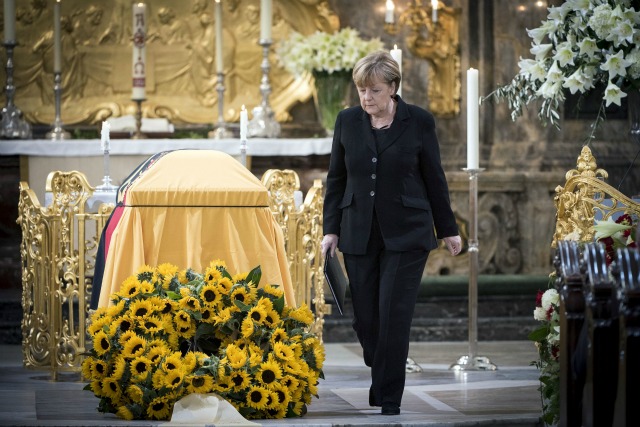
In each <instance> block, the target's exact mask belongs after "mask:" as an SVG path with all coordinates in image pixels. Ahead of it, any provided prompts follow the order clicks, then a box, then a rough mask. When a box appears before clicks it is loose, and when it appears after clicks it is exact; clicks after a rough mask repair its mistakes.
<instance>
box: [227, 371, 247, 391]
mask: <svg viewBox="0 0 640 427" xmlns="http://www.w3.org/2000/svg"><path fill="white" fill-rule="evenodd" d="M229 380H230V381H231V383H232V384H233V389H234V390H236V391H239V390H242V389H245V388H247V387H249V384H251V378H250V377H249V374H248V373H247V372H246V371H244V370H242V369H239V370H235V371H233V372H231V375H229Z"/></svg>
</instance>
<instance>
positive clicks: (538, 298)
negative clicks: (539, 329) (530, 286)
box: [536, 289, 544, 307]
mask: <svg viewBox="0 0 640 427" xmlns="http://www.w3.org/2000/svg"><path fill="white" fill-rule="evenodd" d="M542 295H544V292H542V291H541V290H540V289H538V295H536V307H542Z"/></svg>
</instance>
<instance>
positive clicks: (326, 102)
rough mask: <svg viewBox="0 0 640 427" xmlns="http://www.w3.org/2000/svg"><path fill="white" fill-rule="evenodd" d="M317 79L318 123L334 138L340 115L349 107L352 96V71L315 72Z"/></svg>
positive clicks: (314, 95) (314, 92) (315, 97)
mask: <svg viewBox="0 0 640 427" xmlns="http://www.w3.org/2000/svg"><path fill="white" fill-rule="evenodd" d="M313 77H314V79H315V84H314V91H313V102H314V105H315V108H316V112H317V114H318V121H319V122H320V124H321V125H322V127H323V128H324V129H325V131H326V132H327V136H333V128H334V125H335V122H336V116H337V115H338V113H339V112H340V111H341V110H343V109H345V108H346V107H347V106H348V102H349V99H350V95H351V87H352V85H353V82H352V80H351V70H348V71H346V70H342V71H334V72H333V73H328V72H326V71H314V72H313Z"/></svg>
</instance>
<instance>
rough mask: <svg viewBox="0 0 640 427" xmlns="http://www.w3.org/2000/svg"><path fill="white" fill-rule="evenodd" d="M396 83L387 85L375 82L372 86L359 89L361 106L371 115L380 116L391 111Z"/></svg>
mask: <svg viewBox="0 0 640 427" xmlns="http://www.w3.org/2000/svg"><path fill="white" fill-rule="evenodd" d="M395 86H396V84H395V83H393V82H392V83H391V84H387V83H384V82H381V81H379V80H374V81H372V82H371V84H370V85H368V86H365V87H358V96H359V97H360V106H362V108H363V109H364V111H366V112H367V113H368V114H369V115H372V116H378V115H380V114H384V113H386V112H387V111H389V103H390V102H392V101H391V98H392V97H393V95H394V93H395Z"/></svg>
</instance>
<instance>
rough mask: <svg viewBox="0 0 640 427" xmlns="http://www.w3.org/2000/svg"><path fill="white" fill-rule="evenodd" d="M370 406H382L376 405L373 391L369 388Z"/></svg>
mask: <svg viewBox="0 0 640 427" xmlns="http://www.w3.org/2000/svg"><path fill="white" fill-rule="evenodd" d="M369 406H380V405H379V404H376V400H375V399H374V397H373V389H372V388H371V387H369Z"/></svg>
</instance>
